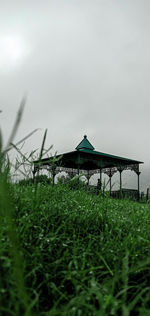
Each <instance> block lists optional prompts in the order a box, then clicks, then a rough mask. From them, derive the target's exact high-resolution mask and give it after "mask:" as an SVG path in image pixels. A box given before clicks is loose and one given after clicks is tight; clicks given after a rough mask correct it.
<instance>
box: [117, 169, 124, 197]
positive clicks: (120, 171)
mask: <svg viewBox="0 0 150 316" xmlns="http://www.w3.org/2000/svg"><path fill="white" fill-rule="evenodd" d="M118 171H119V173H120V198H121V197H122V171H123V168H121V167H120V168H118Z"/></svg>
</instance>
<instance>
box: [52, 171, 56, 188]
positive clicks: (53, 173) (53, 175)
mask: <svg viewBox="0 0 150 316" xmlns="http://www.w3.org/2000/svg"><path fill="white" fill-rule="evenodd" d="M55 175H56V174H55V171H53V172H52V184H53V185H54V183H55Z"/></svg>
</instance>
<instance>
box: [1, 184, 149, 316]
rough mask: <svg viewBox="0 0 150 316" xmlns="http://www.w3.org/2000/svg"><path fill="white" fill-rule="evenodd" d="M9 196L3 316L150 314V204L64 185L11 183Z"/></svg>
mask: <svg viewBox="0 0 150 316" xmlns="http://www.w3.org/2000/svg"><path fill="white" fill-rule="evenodd" d="M3 185H4V183H3ZM7 186H8V184H7ZM7 189H8V187H7ZM3 193H4V191H3ZM8 196H9V197H10V196H11V197H12V202H11V203H9V202H8V200H7V204H6V205H5V206H6V207H4V205H3V208H1V229H0V234H1V246H0V266H1V279H0V292H1V295H0V301H1V302H0V311H1V315H15V316H16V315H149V308H150V306H149V305H150V303H149V296H150V286H149V282H150V270H149V265H150V247H149V244H150V229H149V223H150V213H149V205H144V206H143V205H142V204H138V203H135V202H131V201H125V200H120V201H118V200H111V199H110V198H108V197H105V198H102V197H101V196H94V195H90V194H88V193H87V192H85V191H83V190H82V189H80V190H72V189H70V188H69V187H68V186H67V185H62V184H58V185H55V186H52V185H48V184H42V183H39V184H38V185H37V186H36V185H35V184H32V185H29V184H27V185H26V184H25V183H24V184H21V185H20V184H16V185H15V184H13V185H11V184H9V191H7V193H5V198H8ZM1 198H2V196H1ZM5 203H6V200H5ZM6 208H7V209H6Z"/></svg>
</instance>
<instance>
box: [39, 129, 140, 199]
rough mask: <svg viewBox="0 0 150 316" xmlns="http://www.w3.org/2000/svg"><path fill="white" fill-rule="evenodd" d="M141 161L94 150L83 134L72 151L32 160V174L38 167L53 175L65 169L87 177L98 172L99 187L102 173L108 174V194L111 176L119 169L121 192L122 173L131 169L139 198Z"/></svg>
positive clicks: (72, 174)
mask: <svg viewBox="0 0 150 316" xmlns="http://www.w3.org/2000/svg"><path fill="white" fill-rule="evenodd" d="M141 163H143V162H141V161H137V160H132V159H128V158H123V157H118V156H114V155H110V154H106V153H103V152H99V151H96V150H95V149H94V147H93V146H92V144H91V143H90V142H89V140H88V139H87V136H86V135H85V136H84V138H83V139H82V141H81V142H80V143H79V145H78V146H77V147H76V148H75V150H74V151H71V152H67V153H64V154H62V155H56V156H55V157H49V158H44V159H41V161H39V160H36V161H34V170H33V174H34V175H35V174H36V172H37V170H39V169H50V170H51V172H52V175H53V182H54V177H55V175H56V174H58V173H60V172H62V171H65V172H67V173H68V174H69V175H70V176H71V177H73V176H75V175H79V174H80V173H81V174H84V175H85V176H86V177H87V181H88V184H89V179H90V177H91V176H92V175H94V174H99V183H100V187H101V184H102V173H104V174H107V175H108V176H109V183H110V194H111V188H112V185H111V179H112V176H113V175H114V174H115V173H116V172H117V171H119V180H120V190H119V191H120V193H121V192H122V173H123V171H124V170H133V171H134V172H135V173H136V174H137V198H138V199H139V192H140V185H139V176H140V171H139V165H140V164H141Z"/></svg>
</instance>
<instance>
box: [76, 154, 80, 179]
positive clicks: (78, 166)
mask: <svg viewBox="0 0 150 316" xmlns="http://www.w3.org/2000/svg"><path fill="white" fill-rule="evenodd" d="M77 168H78V176H79V174H80V154H78V162H77Z"/></svg>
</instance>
